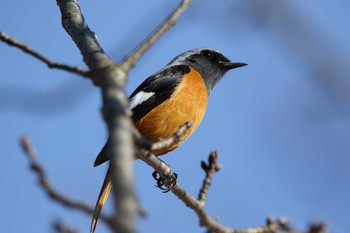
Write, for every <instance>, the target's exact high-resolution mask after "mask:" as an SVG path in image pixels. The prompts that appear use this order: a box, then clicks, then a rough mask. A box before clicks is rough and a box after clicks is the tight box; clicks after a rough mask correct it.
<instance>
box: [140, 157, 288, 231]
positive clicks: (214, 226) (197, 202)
mask: <svg viewBox="0 0 350 233" xmlns="http://www.w3.org/2000/svg"><path fill="white" fill-rule="evenodd" d="M215 154H216V153H215V152H214V155H213V153H212V154H211V155H210V156H214V157H215V158H214V160H216V158H217V155H215ZM137 157H138V158H139V159H141V160H143V161H144V162H146V163H147V164H148V165H150V166H151V167H153V168H154V169H155V170H156V171H157V172H158V173H159V174H160V175H161V176H162V177H167V176H168V175H169V174H173V173H174V172H173V171H172V170H171V168H170V167H169V166H168V165H166V164H165V163H164V162H163V161H161V160H160V159H158V158H157V157H156V156H154V155H153V154H151V153H149V152H148V151H145V150H140V151H138V155H137ZM209 160H213V158H209ZM212 164H214V165H213V166H211V165H210V167H211V168H208V169H211V170H212V171H214V170H216V171H217V169H219V166H217V164H216V162H214V161H213V162H212ZM212 171H210V173H211V172H212ZM212 173H213V174H214V173H215V172H212ZM207 176H208V174H207ZM210 176H211V175H210ZM210 179H211V177H210ZM164 184H165V185H166V186H167V187H168V188H169V189H170V190H171V191H172V192H173V193H174V194H175V195H176V196H177V197H178V198H179V199H180V200H181V201H182V202H183V203H184V204H185V205H186V206H188V207H189V208H191V209H193V210H194V211H195V213H196V214H197V216H198V219H199V223H200V225H201V226H203V227H207V228H208V229H210V230H211V231H213V232H215V233H273V232H276V231H275V230H277V229H279V228H283V229H284V226H286V222H285V220H277V221H274V222H273V221H271V222H269V224H268V225H267V226H263V227H254V228H249V229H244V230H236V229H233V228H230V227H228V226H224V225H222V224H220V223H219V222H218V221H217V220H216V219H215V218H212V217H210V216H209V215H208V214H207V213H206V211H205V209H204V206H205V203H204V202H205V197H204V196H202V195H206V192H207V191H202V190H201V193H205V194H202V195H200V196H199V199H196V198H195V197H193V196H191V195H190V194H189V193H187V192H186V191H185V190H184V189H183V188H182V187H181V186H180V184H179V183H176V184H175V185H173V186H171V185H167V184H166V183H164ZM204 186H206V188H208V187H209V186H207V185H204ZM202 189H205V188H203V187H202Z"/></svg>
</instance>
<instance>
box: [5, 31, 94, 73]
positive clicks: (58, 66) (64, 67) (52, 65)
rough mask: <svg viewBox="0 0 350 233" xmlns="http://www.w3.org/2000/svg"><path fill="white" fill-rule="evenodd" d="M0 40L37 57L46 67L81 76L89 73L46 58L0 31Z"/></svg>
mask: <svg viewBox="0 0 350 233" xmlns="http://www.w3.org/2000/svg"><path fill="white" fill-rule="evenodd" d="M0 40H2V41H3V42H5V43H7V44H8V45H10V46H14V47H17V48H19V49H20V50H22V51H23V52H25V53H27V54H29V55H31V56H33V57H35V58H37V59H39V60H40V61H42V62H44V63H45V64H46V65H47V66H48V67H50V68H56V69H61V70H65V71H68V72H71V73H74V74H78V75H81V76H83V77H89V76H90V73H89V72H88V71H86V70H83V69H82V68H80V67H73V66H68V65H65V64H61V63H58V62H56V61H52V60H50V59H48V58H47V57H45V56H43V55H41V54H40V53H38V52H36V51H34V50H33V49H32V48H30V47H29V46H28V45H26V44H24V43H22V42H19V41H18V40H16V39H14V38H12V37H10V36H9V35H7V34H6V33H4V32H0Z"/></svg>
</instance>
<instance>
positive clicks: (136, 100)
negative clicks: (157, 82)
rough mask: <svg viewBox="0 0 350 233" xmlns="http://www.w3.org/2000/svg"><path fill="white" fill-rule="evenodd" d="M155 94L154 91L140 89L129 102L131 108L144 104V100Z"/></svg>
mask: <svg viewBox="0 0 350 233" xmlns="http://www.w3.org/2000/svg"><path fill="white" fill-rule="evenodd" d="M154 94H155V93H154V92H143V91H140V92H139V93H137V94H136V95H135V96H134V97H132V98H131V100H130V102H129V108H130V109H134V108H135V107H136V106H137V105H140V104H142V103H143V102H145V101H146V100H148V99H149V98H150V97H151V96H152V95H154Z"/></svg>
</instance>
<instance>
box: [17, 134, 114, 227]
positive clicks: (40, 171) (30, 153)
mask: <svg viewBox="0 0 350 233" xmlns="http://www.w3.org/2000/svg"><path fill="white" fill-rule="evenodd" d="M20 143H21V146H22V149H23V151H24V153H25V154H26V155H27V157H28V159H29V163H30V167H31V169H32V170H33V172H35V174H36V175H37V177H38V180H39V184H40V186H41V187H42V188H43V189H44V191H45V192H46V193H47V195H48V196H49V197H50V198H52V199H53V200H55V201H57V202H58V203H60V204H62V205H64V206H66V207H69V208H74V209H79V210H81V211H83V212H85V213H86V214H88V215H89V216H91V214H92V213H93V212H94V209H93V207H91V206H90V205H89V204H87V203H83V202H80V201H77V200H73V199H72V198H69V197H67V196H65V195H63V194H61V193H60V192H59V191H58V190H56V189H55V188H54V187H53V186H52V184H51V182H50V179H49V178H48V176H47V175H46V172H45V170H44V168H43V166H42V165H41V164H40V163H39V161H38V160H37V159H36V153H35V151H34V148H33V147H32V145H31V142H30V139H29V138H28V137H27V136H22V137H21V138H20ZM100 218H101V219H102V221H105V222H110V221H111V219H110V218H108V217H106V216H105V215H102V216H101V217H100Z"/></svg>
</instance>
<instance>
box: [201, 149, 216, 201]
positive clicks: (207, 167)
mask: <svg viewBox="0 0 350 233" xmlns="http://www.w3.org/2000/svg"><path fill="white" fill-rule="evenodd" d="M217 159H218V153H217V152H216V151H213V152H211V153H210V155H209V159H208V164H207V163H205V162H204V161H202V162H201V167H202V169H203V170H204V172H205V178H204V180H203V182H202V188H201V189H200V191H199V194H198V198H197V199H198V201H199V202H201V203H202V204H203V206H204V205H205V200H206V199H207V195H208V191H209V188H210V185H211V182H212V179H213V176H214V174H215V173H216V172H218V171H220V169H221V165H220V164H217Z"/></svg>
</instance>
